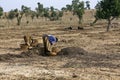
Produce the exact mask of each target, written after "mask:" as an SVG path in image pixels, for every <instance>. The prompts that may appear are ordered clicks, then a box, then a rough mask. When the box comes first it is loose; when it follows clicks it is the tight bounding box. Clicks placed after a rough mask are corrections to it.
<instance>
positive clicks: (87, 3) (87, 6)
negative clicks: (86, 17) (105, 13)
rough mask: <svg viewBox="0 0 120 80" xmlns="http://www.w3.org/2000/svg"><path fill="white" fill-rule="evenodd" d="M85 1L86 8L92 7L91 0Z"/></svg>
mask: <svg viewBox="0 0 120 80" xmlns="http://www.w3.org/2000/svg"><path fill="white" fill-rule="evenodd" d="M85 3H86V8H87V9H90V1H86V2H85Z"/></svg>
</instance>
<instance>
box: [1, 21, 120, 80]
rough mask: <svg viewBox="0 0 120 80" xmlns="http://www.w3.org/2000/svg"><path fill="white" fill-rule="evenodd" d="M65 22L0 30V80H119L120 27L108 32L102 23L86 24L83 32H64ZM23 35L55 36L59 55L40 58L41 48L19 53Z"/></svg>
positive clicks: (34, 36) (35, 36) (37, 36)
mask: <svg viewBox="0 0 120 80" xmlns="http://www.w3.org/2000/svg"><path fill="white" fill-rule="evenodd" d="M68 23H69V22H68ZM68 23H67V22H66V23H65V22H61V23H60V22H57V21H56V22H49V23H48V22H46V23H45V22H44V24H43V23H42V22H41V23H40V26H39V27H35V26H32V25H31V24H30V25H27V26H25V27H26V28H23V27H22V28H16V27H18V26H16V27H14V28H7V29H6V28H1V29H0V80H120V25H119V26H118V27H116V28H111V30H110V31H109V32H106V30H105V29H106V28H105V26H106V24H105V22H104V21H103V22H102V23H100V22H98V23H96V25H95V26H89V25H88V24H89V23H85V24H84V30H77V27H76V26H75V25H74V27H73V28H74V29H73V30H65V29H64V28H66V27H68V25H69V24H68ZM63 24H64V25H63ZM36 25H37V24H36ZM24 34H30V35H32V36H33V38H41V36H42V34H53V35H55V36H57V37H58V39H59V41H58V43H57V44H56V46H57V47H58V48H60V49H61V51H60V52H59V55H57V56H41V53H42V50H41V49H40V47H41V46H39V47H37V48H33V49H31V50H29V51H21V50H20V49H19V48H20V46H19V45H20V44H21V43H23V36H24Z"/></svg>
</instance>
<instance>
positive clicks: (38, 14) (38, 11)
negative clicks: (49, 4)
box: [36, 2, 44, 18]
mask: <svg viewBox="0 0 120 80" xmlns="http://www.w3.org/2000/svg"><path fill="white" fill-rule="evenodd" d="M37 4H38V7H37V8H36V11H37V18H38V17H39V16H40V17H42V16H43V10H44V8H43V4H41V3H39V2H38V3H37Z"/></svg>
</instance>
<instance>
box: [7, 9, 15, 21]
mask: <svg viewBox="0 0 120 80" xmlns="http://www.w3.org/2000/svg"><path fill="white" fill-rule="evenodd" d="M15 17H16V13H15V10H11V11H10V12H9V14H8V17H7V18H8V19H10V20H12V19H14V18H15Z"/></svg>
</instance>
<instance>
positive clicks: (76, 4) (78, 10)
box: [72, 0, 84, 24]
mask: <svg viewBox="0 0 120 80" xmlns="http://www.w3.org/2000/svg"><path fill="white" fill-rule="evenodd" d="M72 9H73V15H77V16H78V18H79V24H81V23H82V18H83V14H84V2H83V1H81V2H80V1H79V0H73V1H72Z"/></svg>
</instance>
